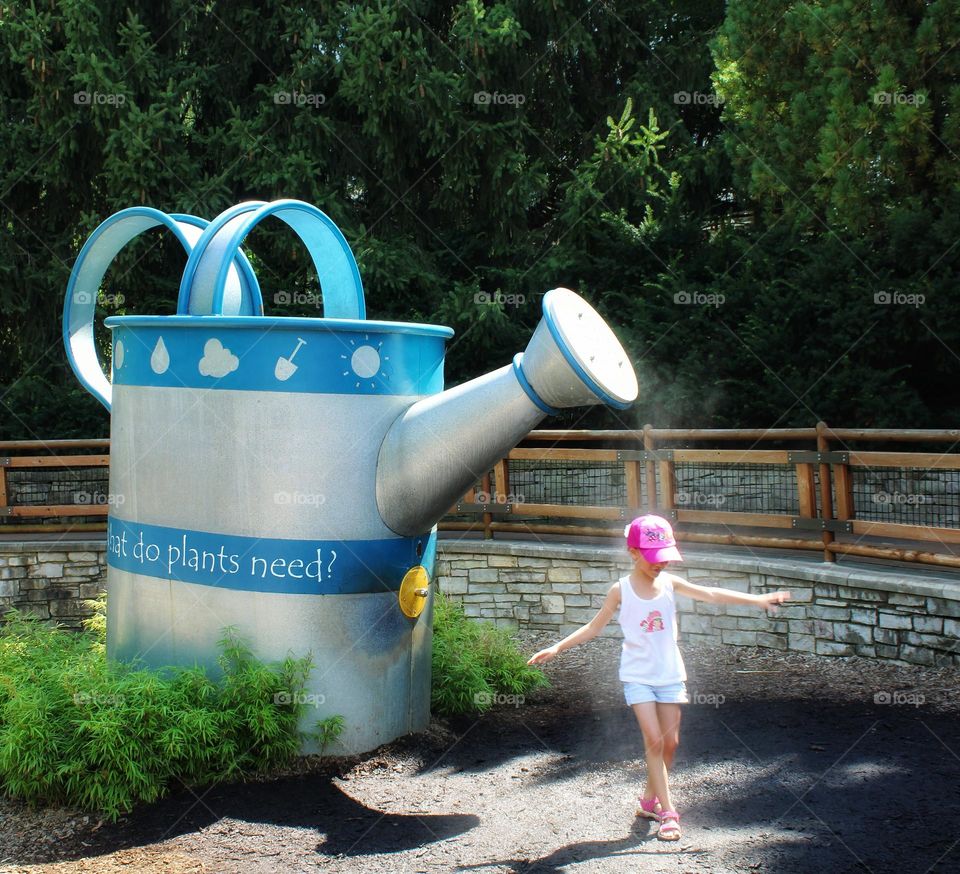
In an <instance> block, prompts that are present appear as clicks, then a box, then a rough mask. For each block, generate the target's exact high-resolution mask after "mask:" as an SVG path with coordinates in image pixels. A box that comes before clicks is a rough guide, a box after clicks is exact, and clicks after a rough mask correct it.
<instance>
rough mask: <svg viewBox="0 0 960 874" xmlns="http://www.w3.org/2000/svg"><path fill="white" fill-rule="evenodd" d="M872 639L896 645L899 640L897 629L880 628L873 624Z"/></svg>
mask: <svg viewBox="0 0 960 874" xmlns="http://www.w3.org/2000/svg"><path fill="white" fill-rule="evenodd" d="M873 639H874V640H875V641H876V642H877V643H883V644H887V645H889V646H896V645H897V644H898V643H899V642H900V639H899V635H898V632H897V631H895V630H894V629H892V628H880V627H879V626H874V629H873Z"/></svg>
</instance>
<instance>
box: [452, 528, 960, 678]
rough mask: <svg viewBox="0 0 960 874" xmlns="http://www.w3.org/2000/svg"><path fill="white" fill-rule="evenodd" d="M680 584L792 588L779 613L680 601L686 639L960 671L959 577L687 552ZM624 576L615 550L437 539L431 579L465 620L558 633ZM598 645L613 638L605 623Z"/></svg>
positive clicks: (589, 613)
mask: <svg viewBox="0 0 960 874" xmlns="http://www.w3.org/2000/svg"><path fill="white" fill-rule="evenodd" d="M685 558H686V561H684V564H683V570H682V572H681V573H682V575H683V576H684V577H686V578H687V579H689V580H690V581H691V582H696V583H700V584H701V585H718V586H723V587H726V588H731V589H737V590H738V591H743V592H755V593H759V592H766V591H773V590H776V589H789V590H790V592H791V594H792V596H793V599H794V602H795V603H791V604H790V605H788V606H785V607H782V608H781V609H780V610H778V612H777V613H776V614H775V615H768V614H767V613H766V612H765V611H761V610H757V609H755V608H753V607H741V606H738V605H712V604H706V603H704V602H702V601H690V600H689V599H687V598H681V599H679V601H678V604H679V608H680V612H679V616H680V632H681V635H682V637H683V639H685V640H690V641H695V642H702V643H710V644H732V645H738V646H764V647H770V648H772V649H778V650H794V651H799V652H813V653H818V654H820V655H837V656H845V655H861V656H867V657H870V658H884V659H894V660H898V661H904V662H910V663H913V664H921V665H934V664H936V665H949V664H957V665H960V641H958V636H960V575H958V576H957V577H955V578H953V579H951V578H947V577H945V578H938V577H934V576H931V575H927V574H922V575H921V573H920V572H914V571H912V570H911V569H910V568H903V569H896V570H888V569H887V568H880V567H878V568H877V570H872V569H865V567H866V566H863V565H861V566H858V568H857V569H856V570H851V569H850V568H849V567H848V566H846V565H836V566H835V565H827V564H824V563H820V562H815V561H810V560H806V561H804V560H802V559H798V560H790V559H773V558H771V559H762V558H755V557H749V558H743V557H734V556H730V555H726V556H725V555H723V554H722V553H709V552H698V551H695V550H694V549H692V548H688V549H686V550H685ZM628 570H629V562H628V560H627V558H626V556H625V553H624V551H623V550H619V549H611V548H608V547H600V546H563V545H554V544H546V545H544V544H537V543H518V542H508V541H479V540H461V541H456V542H454V541H443V540H441V541H440V548H439V552H438V564H437V581H438V584H439V587H440V589H441V590H442V591H443V592H445V593H446V594H448V595H450V596H451V597H452V598H454V599H456V600H458V601H460V602H461V603H462V604H463V607H464V610H465V612H466V613H467V615H468V616H474V617H478V618H483V619H489V620H491V621H493V622H496V623H497V624H498V625H501V626H505V627H511V628H515V627H518V626H524V627H527V628H536V629H541V630H548V631H552V632H555V633H556V636H557V639H558V640H559V639H560V638H561V637H563V636H565V635H567V634H569V633H570V632H571V631H574V630H575V629H576V628H578V627H579V626H580V625H582V624H584V623H585V622H588V621H589V620H590V619H591V618H592V617H593V616H594V614H595V613H596V611H597V609H598V608H599V607H600V606H601V604H602V603H603V599H604V597H605V596H606V593H607V591H608V589H609V588H610V585H611V583H613V582H614V581H615V580H617V579H619V577H620V576H621V575H622V574H624V573H626V572H627V571H628ZM604 635H605V636H610V637H619V636H620V630H619V626H618V625H617V624H616V623H615V622H612V623H611V624H610V625H608V626H607V628H606V629H605V630H604Z"/></svg>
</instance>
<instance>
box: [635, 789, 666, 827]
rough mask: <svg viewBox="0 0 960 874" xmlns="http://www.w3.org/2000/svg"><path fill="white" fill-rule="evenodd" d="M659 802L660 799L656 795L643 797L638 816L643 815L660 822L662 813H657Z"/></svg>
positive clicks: (638, 808)
mask: <svg viewBox="0 0 960 874" xmlns="http://www.w3.org/2000/svg"><path fill="white" fill-rule="evenodd" d="M659 803H660V799H659V798H657V796H656V795H654V796H653V798H641V799H640V800H639V802H638V804H639V806H638V807H637V816H643V817H645V818H646V819H652V820H654V821H655V822H660V814H659V813H657V805H658V804H659Z"/></svg>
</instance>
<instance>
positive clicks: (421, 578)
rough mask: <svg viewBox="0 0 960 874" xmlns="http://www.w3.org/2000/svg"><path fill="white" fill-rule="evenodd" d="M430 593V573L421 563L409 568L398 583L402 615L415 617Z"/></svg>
mask: <svg viewBox="0 0 960 874" xmlns="http://www.w3.org/2000/svg"><path fill="white" fill-rule="evenodd" d="M429 594H430V574H428V573H427V569H426V568H425V567H424V566H423V565H420V564H418V565H416V567H412V568H410V570H408V571H407V572H406V573H405V574H404V575H403V582H401V583H400V594H399V598H400V609H401V610H402V611H403V615H404V616H408V617H409V618H410V619H416V618H417V617H418V616H419V615H420V614H421V613H422V612H423V608H424V607H425V606H426V603H427V596H428V595H429Z"/></svg>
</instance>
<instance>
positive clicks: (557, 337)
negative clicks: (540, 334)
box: [543, 290, 633, 410]
mask: <svg viewBox="0 0 960 874" xmlns="http://www.w3.org/2000/svg"><path fill="white" fill-rule="evenodd" d="M553 291H554V290H550V291H548V292H547V293H546V294H545V295H544V296H543V320H544V322H546V323H547V330H548V331H550V336H552V337H553V339H554V341H555V342H556V344H557V348H558V349H559V350H560V354H561V355H563V357H564V359H565V360H566V362H567V364H569V365H570V367H571V368H572V369H573V372H574V373H575V374H576V375H577V376H579V377H580V379H581V380H582V381H583V384H584V385H585V386H586V387H587V388H589V389H590V391H592V392H593V393H594V394H595V395H596V396H597V397H598V398H600V400H601V401H603V402H604V403H605V404H607V405H609V406H611V407H613V408H614V409H617V410H628V409H630V407H632V406H633V401H623V400H620V399H619V398H615V397H614V396H613V395H611V394H610V392H608V391H605V390H604V389H603V387H602V386H601V385H600V383H598V382H597V381H596V380H595V379H594V378H593V377H592V376H590V374H589V373H587V371H586V370H584V369H583V367H582V366H581V364H580V362H579V361H577V357H576V355H574V354H573V352H572V351H571V349H570V347H569V345H568V343H567V338H566V337H564V336H563V334H562V333H561V332H560V329H559V328H558V327H557V324H556V319H555V317H554V314H553V306H552V305H553V302H554V300H556V298H555V297H554V296H553Z"/></svg>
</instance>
